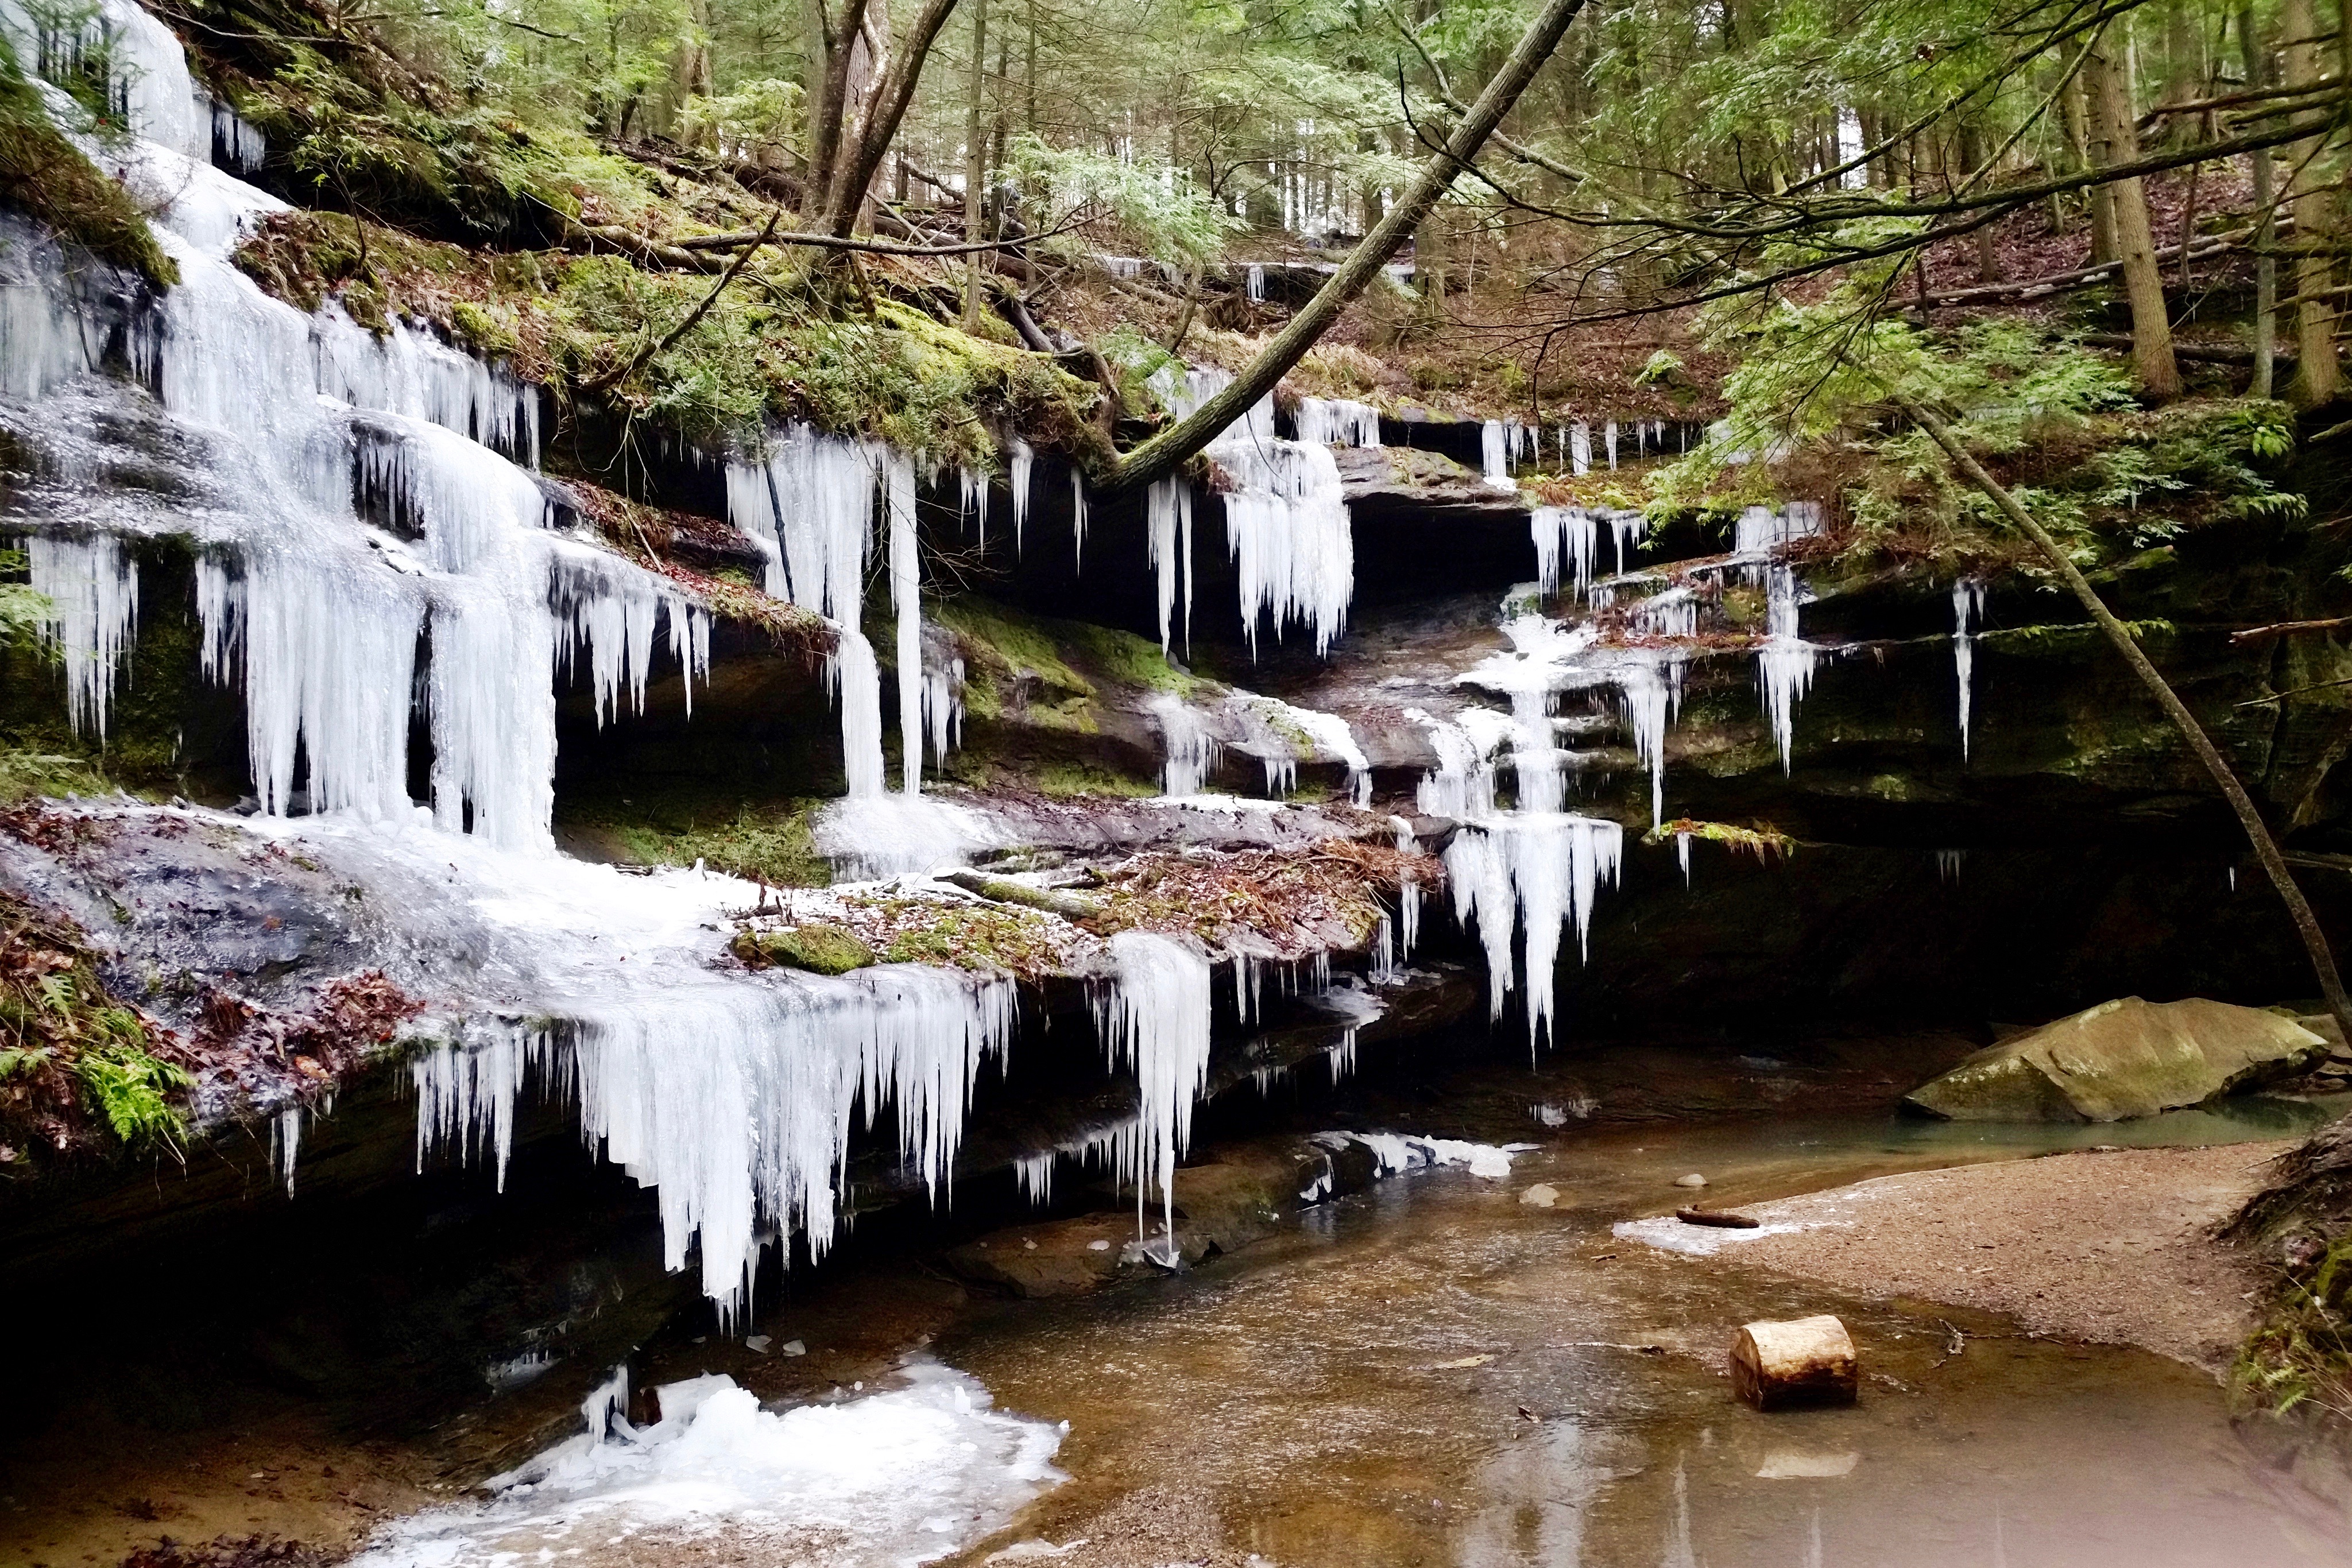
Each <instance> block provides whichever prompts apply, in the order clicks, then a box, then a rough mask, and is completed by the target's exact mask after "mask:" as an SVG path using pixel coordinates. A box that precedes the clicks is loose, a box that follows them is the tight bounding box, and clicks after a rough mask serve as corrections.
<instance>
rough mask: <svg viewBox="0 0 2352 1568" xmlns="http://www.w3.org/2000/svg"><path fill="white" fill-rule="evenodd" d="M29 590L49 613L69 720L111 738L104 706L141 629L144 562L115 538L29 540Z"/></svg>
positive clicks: (45, 629)
mask: <svg viewBox="0 0 2352 1568" xmlns="http://www.w3.org/2000/svg"><path fill="white" fill-rule="evenodd" d="M25 564H26V567H27V568H28V569H30V575H31V579H32V580H31V583H30V586H31V588H32V591H34V592H36V593H38V594H41V595H43V596H45V597H46V598H47V600H48V601H49V607H48V610H47V612H46V614H45V615H44V616H43V619H42V622H41V640H42V642H43V643H45V644H46V645H47V647H49V648H50V649H52V650H54V651H55V653H57V655H58V662H59V663H60V664H63V665H64V667H65V677H66V721H67V723H68V724H69V725H71V726H72V727H73V730H74V733H75V734H77V735H89V736H94V737H97V738H98V739H100V740H104V739H105V738H106V716H107V705H108V703H109V702H110V699H111V698H112V696H113V695H114V685H115V680H116V678H117V676H118V675H119V674H121V664H122V654H123V651H124V650H125V649H127V648H129V647H130V646H131V639H132V634H133V632H134V631H135V630H136V628H137V626H138V624H139V563H138V562H137V561H136V560H134V559H131V552H130V551H129V550H128V549H125V548H124V546H123V542H122V540H121V539H120V538H116V537H114V536H113V535H111V534H94V535H91V536H89V538H60V537H58V536H55V535H48V534H35V535H32V536H31V537H30V538H26V540H25Z"/></svg>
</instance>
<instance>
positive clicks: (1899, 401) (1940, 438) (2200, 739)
mask: <svg viewBox="0 0 2352 1568" xmlns="http://www.w3.org/2000/svg"><path fill="white" fill-rule="evenodd" d="M1892 395H1893V398H1894V402H1895V406H1897V407H1898V408H1900V409H1902V411H1903V412H1904V413H1906V414H1908V415H1909V416H1910V417H1911V420H1912V422H1913V423H1916V424H1917V425H1918V426H1919V428H1920V429H1922V430H1924V431H1926V432H1927V436H1928V439H1929V440H1931V441H1933V442H1935V444H1937V445H1938V446H1940V447H1942V448H1943V449H1944V455H1946V456H1948V457H1949V458H1950V459H1951V460H1952V465H1953V466H1954V467H1956V468H1958V470H1959V471H1960V472H1961V473H1962V474H1963V475H1965V476H1967V477H1968V480H1969V483H1970V484H1971V485H1974V486H1976V487H1977V488H1978V489H1979V490H1981V491H1983V492H1984V494H1985V496H1986V497H1987V498H1989V499H1990V501H1991V502H1992V504H1993V505H1994V506H1996V507H2000V510H2001V514H2002V516H2004V517H2008V518H2009V520H2010V521H2011V522H2012V523H2015V524H2016V525H2017V527H2018V530H2019V531H2020V532H2021V533H2022V534H2024V535H2025V537H2026V538H2029V539H2032V541H2033V547H2034V549H2038V550H2040V551H2041V552H2042V558H2043V559H2045V560H2047V561H2048V562H2049V563H2050V566H2051V568H2052V570H2054V571H2056V572H2057V573H2058V575H2059V576H2060V577H2061V578H2063V579H2064V580H2065V583H2066V586H2067V587H2068V588H2070V589H2072V590H2074V597H2075V598H2076V599H2078V600H2080V601H2082V604H2083V608H2084V609H2085V610H2087V611H2089V612H2091V619H2092V620H2094V621H2095V622H2098V625H2099V630H2100V631H2102V632H2105V633H2106V637H2107V641H2108V642H2109V643H2113V644H2114V645H2115V649H2116V652H2117V653H2121V654H2122V655H2123V657H2124V662H2125V663H2126V664H2129V665H2130V666H2131V667H2132V673H2133V674H2136V675H2137V676H2138V677H2139V678H2140V682H2141V684H2142V685H2146V686H2147V689H2148V691H2149V693H2150V694H2151V695H2154V696H2155V698H2156V700H2157V703H2158V706H2161V707H2162V708H2163V709H2164V712H2165V716H2166V717H2168V718H2169V719H2171V720H2172V723H2173V727H2175V728H2177V729H2178V730H2179V731H2180V736H2181V738H2182V739H2184V740H2186V741H2187V742H2188V743H2189V750H2191V751H2193V752H2195V753H2196V754H2197V760H2198V761H2200V762H2201V763H2203V764H2204V765H2205V771H2206V772H2208V773H2210V774H2211V775H2212V776H2213V782H2214V783H2215V784H2216V785H2218V786H2220V787H2221V794H2222V796H2223V797H2224V798H2225V799H2227V800H2229V802H2230V810H2232V811H2234V812H2236V813H2237V816H2238V822H2239V825H2240V826H2242V827H2243V828H2244V829H2245V831H2246V837H2247V838H2248V839H2249V840H2251V841H2252V843H2253V846H2254V858H2255V859H2257V860H2259V861H2261V862H2262V863H2263V870H2264V871H2265V872H2267V873H2270V879H2271V884H2272V885H2273V887H2275V888H2277V889H2278V895H2279V898H2280V901H2281V902H2283V903H2284V904H2285V905H2286V912H2287V916H2288V918H2289V919H2291V920H2293V921H2294V929H2295V935H2297V936H2300V937H2302V938H2303V946H2304V950H2305V952H2306V953H2308V954H2309V955H2310V956H2311V967H2312V972H2313V973H2314V974H2315V975H2316V976H2317V977H2318V979H2319V990H2320V994H2321V995H2322V996H2324V997H2325V998H2327V1010H2328V1011H2329V1012H2330V1013H2332V1014H2334V1015H2335V1018H2336V1027H2337V1028H2338V1029H2340V1030H2343V1032H2344V1038H2345V1039H2346V1040H2352V1000H2347V998H2346V997H2345V995H2344V981H2343V979H2342V978H2341V977H2339V976H2338V975H2337V974H2336V955H2335V953H2334V952H2333V951H2332V950H2331V949H2330V948H2329V947H2328V946H2327V936H2326V933H2325V932H2323V931H2321V930H2320V928H2319V918H2318V916H2316V915H2314V914H2312V912H2311V904H2310V903H2309V902H2308V901H2307V900H2306V899H2305V897H2304V896H2303V889H2302V888H2301V887H2299V886H2297V885H2296V883H2295V880H2294V873H2293V872H2290V871H2289V870H2287V866H2286V857H2285V856H2284V855H2283V854H2281V853H2280V852H2279V846H2278V841H2277V840H2276V839H2274V838H2273V837H2272V836H2271V830H2270V824H2268V823H2267V822H2265V821H2263V814H2262V811H2261V810H2260V809H2259V808H2258V807H2256V806H2255V804H2254V801H2253V797H2252V796H2251V795H2248V794H2247V793H2246V787H2245V786H2244V785H2242V784H2241V783H2239V782H2238V776H2237V774H2236V773H2235V772H2233V771H2232V770H2231V767H2230V762H2229V759H2228V758H2225V757H2223V756H2222V755H2221V748H2220V747H2216V746H2215V745H2214V744H2213V741H2212V737H2210V736H2208V735H2207V734H2206V733H2205V729H2204V727H2203V726H2202V725H2200V724H2199V723H2198V722H2197V716H2196V715H2194V714H2192V713H2190V712H2189V706H2188V705H2187V704H2186V703H2183V702H2182V701H2181V700H2180V696H2179V693H2177V692H2175V691H2174V690H2173V689H2172V685H2171V683H2170V682H2168V681H2167V680H2166V679H2165V678H2164V676H2163V674H2161V673H2160V672H2159V671H2158V669H2157V667H2156V665H2155V664H2154V663H2153V662H2152V661H2150V660H2149V658H2148V656H2147V653H2143V652H2142V651H2141V649H2140V645H2139V643H2138V641H2137V639H2136V638H2134V637H2133V636H2132V634H2131V629H2130V628H2129V627H2127V626H2126V625H2125V624H2124V623H2123V622H2121V621H2119V620H2117V619H2116V614H2115V612H2113V611H2111V610H2109V609H2108V608H2107V605H2106V601H2105V600H2103V599H2101V598H2100V597H2099V593H2098V590H2096V589H2095V588H2093V587H2092V586H2091V584H2090V580H2089V579H2087V578H2085V577H2084V575H2083V573H2082V570H2080V569H2079V568H2077V567H2076V566H2075V565H2074V558H2073V557H2072V556H2069V555H2068V554H2067V553H2066V551H2065V549H2064V548H2063V546H2061V545H2060V544H2059V543H2058V541H2057V540H2056V539H2054V538H2051V537H2050V532H2049V530H2048V529H2046V528H2043V527H2042V525H2041V524H2040V523H2038V522H2036V521H2035V520H2034V518H2033V514H2032V513H2031V512H2029V511H2027V510H2026V509H2025V507H2023V506H2021V504H2019V502H2018V499H2017V497H2014V496H2012V495H2011V494H2010V493H2009V491H2008V490H2007V489H2006V488H2004V487H2003V486H2001V484H2000V481H1998V480H1996V479H1995V478H1994V477H1993V476H1991V475H1990V474H1988V473H1986V472H1985V470H1984V465H1982V464H1980V463H1979V462H1978V461H1977V460H1976V459H1975V458H1974V457H1972V456H1970V455H1969V451H1968V449H1967V448H1966V447H1964V446H1962V445H1961V444H1960V443H1959V440H1958V437H1956V436H1954V435H1953V434H1952V433H1951V431H1950V429H1949V428H1948V426H1946V424H1945V423H1944V422H1943V421H1942V420H1940V419H1937V417H1936V416H1935V415H1934V414H1933V413H1929V412H1928V411H1927V409H1926V408H1924V407H1922V406H1921V405H1920V404H1919V403H1917V402H1915V401H1914V400H1912V399H1911V398H1908V397H1906V396H1905V395H1904V394H1903V393H1901V392H1895V393H1893V394H1892Z"/></svg>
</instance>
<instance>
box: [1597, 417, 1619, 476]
mask: <svg viewBox="0 0 2352 1568" xmlns="http://www.w3.org/2000/svg"><path fill="white" fill-rule="evenodd" d="M1601 441H1602V443H1603V444H1605V445H1606V446H1607V447H1608V448H1609V471H1610V472H1611V473H1612V474H1614V473H1615V472H1617V422H1616V421H1615V420H1613V419H1612V420H1611V421H1610V422H1609V423H1607V424H1605V425H1603V426H1602V427H1601Z"/></svg>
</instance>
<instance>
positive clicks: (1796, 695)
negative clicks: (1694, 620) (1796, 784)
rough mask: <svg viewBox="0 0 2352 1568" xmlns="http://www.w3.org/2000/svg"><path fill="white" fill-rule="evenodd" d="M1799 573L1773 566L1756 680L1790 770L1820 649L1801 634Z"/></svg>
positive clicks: (1782, 760)
mask: <svg viewBox="0 0 2352 1568" xmlns="http://www.w3.org/2000/svg"><path fill="white" fill-rule="evenodd" d="M1797 594H1798V589H1797V579H1796V574H1795V573H1794V572H1792V571H1790V570H1789V569H1788V568H1787V567H1784V566H1776V567H1773V568H1772V569H1771V570H1770V572H1769V574H1768V575H1767V577H1766V580H1765V610H1764V625H1765V632H1766V636H1765V640H1764V643H1763V645H1762V646H1760V647H1759V648H1758V649H1757V650H1756V679H1757V685H1758V687H1759V690H1760V691H1761V692H1762V694H1763V700H1764V718H1765V722H1766V723H1767V724H1768V725H1769V726H1770V727H1771V730H1772V738H1773V741H1774V742H1775V743H1776V744H1777V745H1778V746H1779V747H1780V771H1781V772H1782V773H1787V772H1788V771H1789V770H1790V766H1791V759H1792V758H1793V755H1794V749H1795V745H1796V737H1797V704H1798V703H1799V702H1800V701H1801V700H1802V699H1803V697H1804V695H1805V693H1806V692H1807V691H1808V690H1809V689H1811V686H1812V684H1813V665H1814V662H1815V660H1816V659H1817V657H1818V656H1819V653H1820V650H1819V649H1816V648H1815V647H1814V646H1813V645H1812V644H1811V643H1807V642H1805V641H1804V640H1803V639H1802V638H1801V637H1799V636H1798V634H1797V622H1798V597H1797Z"/></svg>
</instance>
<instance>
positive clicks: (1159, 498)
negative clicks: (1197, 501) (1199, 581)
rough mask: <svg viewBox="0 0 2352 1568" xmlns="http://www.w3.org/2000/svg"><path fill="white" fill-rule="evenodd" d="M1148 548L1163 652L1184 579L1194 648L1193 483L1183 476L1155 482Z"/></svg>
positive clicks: (1187, 634)
mask: <svg viewBox="0 0 2352 1568" xmlns="http://www.w3.org/2000/svg"><path fill="white" fill-rule="evenodd" d="M1145 518H1146V523H1147V526H1148V530H1149V531H1148V536H1147V538H1146V548H1147V549H1148V550H1149V551H1150V563H1151V569H1152V571H1153V572H1154V573H1155V574H1156V577H1157V580H1158V582H1159V587H1160V653H1163V654H1164V653H1167V652H1168V650H1169V638H1170V635H1171V632H1173V630H1174V627H1175V617H1176V578H1177V574H1178V572H1179V571H1181V572H1182V574H1183V577H1184V648H1185V652H1186V653H1188V654H1189V653H1191V652H1192V481H1191V480H1189V479H1186V478H1184V477H1183V476H1181V475H1171V476H1169V477H1167V478H1165V479H1160V480H1155V481H1154V482H1153V484H1152V486H1151V489H1150V494H1149V496H1148V497H1146V499H1145Z"/></svg>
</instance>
